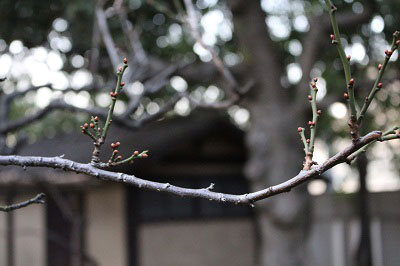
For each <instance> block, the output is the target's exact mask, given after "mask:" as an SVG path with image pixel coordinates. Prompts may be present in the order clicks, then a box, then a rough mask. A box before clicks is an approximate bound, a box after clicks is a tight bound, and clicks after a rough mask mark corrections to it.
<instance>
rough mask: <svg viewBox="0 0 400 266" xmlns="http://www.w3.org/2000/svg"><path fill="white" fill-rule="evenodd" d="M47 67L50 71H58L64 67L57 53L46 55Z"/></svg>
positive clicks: (51, 52) (52, 52)
mask: <svg viewBox="0 0 400 266" xmlns="http://www.w3.org/2000/svg"><path fill="white" fill-rule="evenodd" d="M46 63H47V65H48V66H49V68H50V69H51V70H60V69H62V68H63V66H64V62H63V60H62V58H61V56H60V54H59V53H58V52H55V51H50V52H49V54H48V55H47V60H46Z"/></svg>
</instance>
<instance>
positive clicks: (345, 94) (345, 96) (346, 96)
mask: <svg viewBox="0 0 400 266" xmlns="http://www.w3.org/2000/svg"><path fill="white" fill-rule="evenodd" d="M343 98H344V99H345V100H348V99H349V95H348V94H347V92H345V93H343Z"/></svg>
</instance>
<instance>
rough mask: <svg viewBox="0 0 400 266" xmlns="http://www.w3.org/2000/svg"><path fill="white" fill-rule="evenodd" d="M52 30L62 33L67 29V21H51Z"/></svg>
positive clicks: (58, 19) (57, 19) (61, 19)
mask: <svg viewBox="0 0 400 266" xmlns="http://www.w3.org/2000/svg"><path fill="white" fill-rule="evenodd" d="M53 28H54V30H56V31H58V32H63V31H66V30H67V29H68V21H66V20H65V19H63V18H56V19H55V20H54V21H53Z"/></svg>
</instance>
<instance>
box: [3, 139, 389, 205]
mask: <svg viewBox="0 0 400 266" xmlns="http://www.w3.org/2000/svg"><path fill="white" fill-rule="evenodd" d="M381 136H382V132H380V131H374V132H371V133H369V134H367V135H366V136H364V137H361V138H360V139H359V140H358V141H356V142H352V143H351V144H350V145H349V146H348V147H346V148H345V149H344V150H343V151H341V152H339V153H337V154H336V155H334V156H333V157H331V158H330V159H328V160H326V161H325V162H324V163H323V164H321V165H319V166H316V167H314V168H312V169H311V170H308V171H300V173H299V174H298V175H296V176H295V177H293V178H291V179H289V180H287V181H285V182H283V183H281V184H278V185H275V186H271V187H268V188H266V189H263V190H260V191H257V192H253V193H249V194H243V195H233V194H225V193H219V192H214V191H212V188H213V186H210V187H208V188H200V189H192V188H183V187H178V186H173V185H171V184H169V183H158V182H153V181H148V180H144V179H141V178H138V177H136V176H134V175H127V174H124V173H116V172H111V171H107V170H103V169H99V168H96V167H94V166H92V165H91V164H82V163H78V162H74V161H71V160H67V159H63V158H60V157H34V156H16V155H13V156H1V155H0V165H3V166H7V165H17V166H21V167H48V168H54V169H63V170H64V171H73V172H76V173H82V174H86V175H89V176H93V177H96V178H99V179H103V180H109V181H115V182H123V183H127V184H130V185H133V186H136V187H138V188H143V189H147V190H153V191H161V192H166V193H170V194H174V195H177V196H181V197H190V198H203V199H208V200H211V201H216V202H222V203H225V202H226V203H233V204H244V205H251V206H253V203H254V202H256V201H259V200H262V199H266V198H269V197H272V196H274V195H278V194H281V193H283V192H288V191H290V190H291V189H292V188H294V187H296V186H298V185H300V184H302V183H304V182H305V181H308V180H310V179H311V178H313V177H316V176H319V175H321V174H322V173H323V172H325V171H327V170H328V169H330V168H332V167H333V166H335V165H337V164H340V163H343V162H346V158H347V157H348V156H349V155H351V154H352V153H354V152H355V151H357V150H358V149H360V148H361V147H363V146H365V145H367V144H368V143H370V142H372V141H375V140H377V139H379V138H380V137H381Z"/></svg>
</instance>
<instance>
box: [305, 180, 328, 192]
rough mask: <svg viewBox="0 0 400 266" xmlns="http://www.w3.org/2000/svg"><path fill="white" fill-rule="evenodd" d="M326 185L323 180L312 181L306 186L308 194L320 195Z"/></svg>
mask: <svg viewBox="0 0 400 266" xmlns="http://www.w3.org/2000/svg"><path fill="white" fill-rule="evenodd" d="M326 188H327V185H326V183H325V181H323V180H313V181H311V182H310V183H308V185H307V190H308V193H310V194H311V195H313V196H318V195H322V194H324V193H325V191H326Z"/></svg>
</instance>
